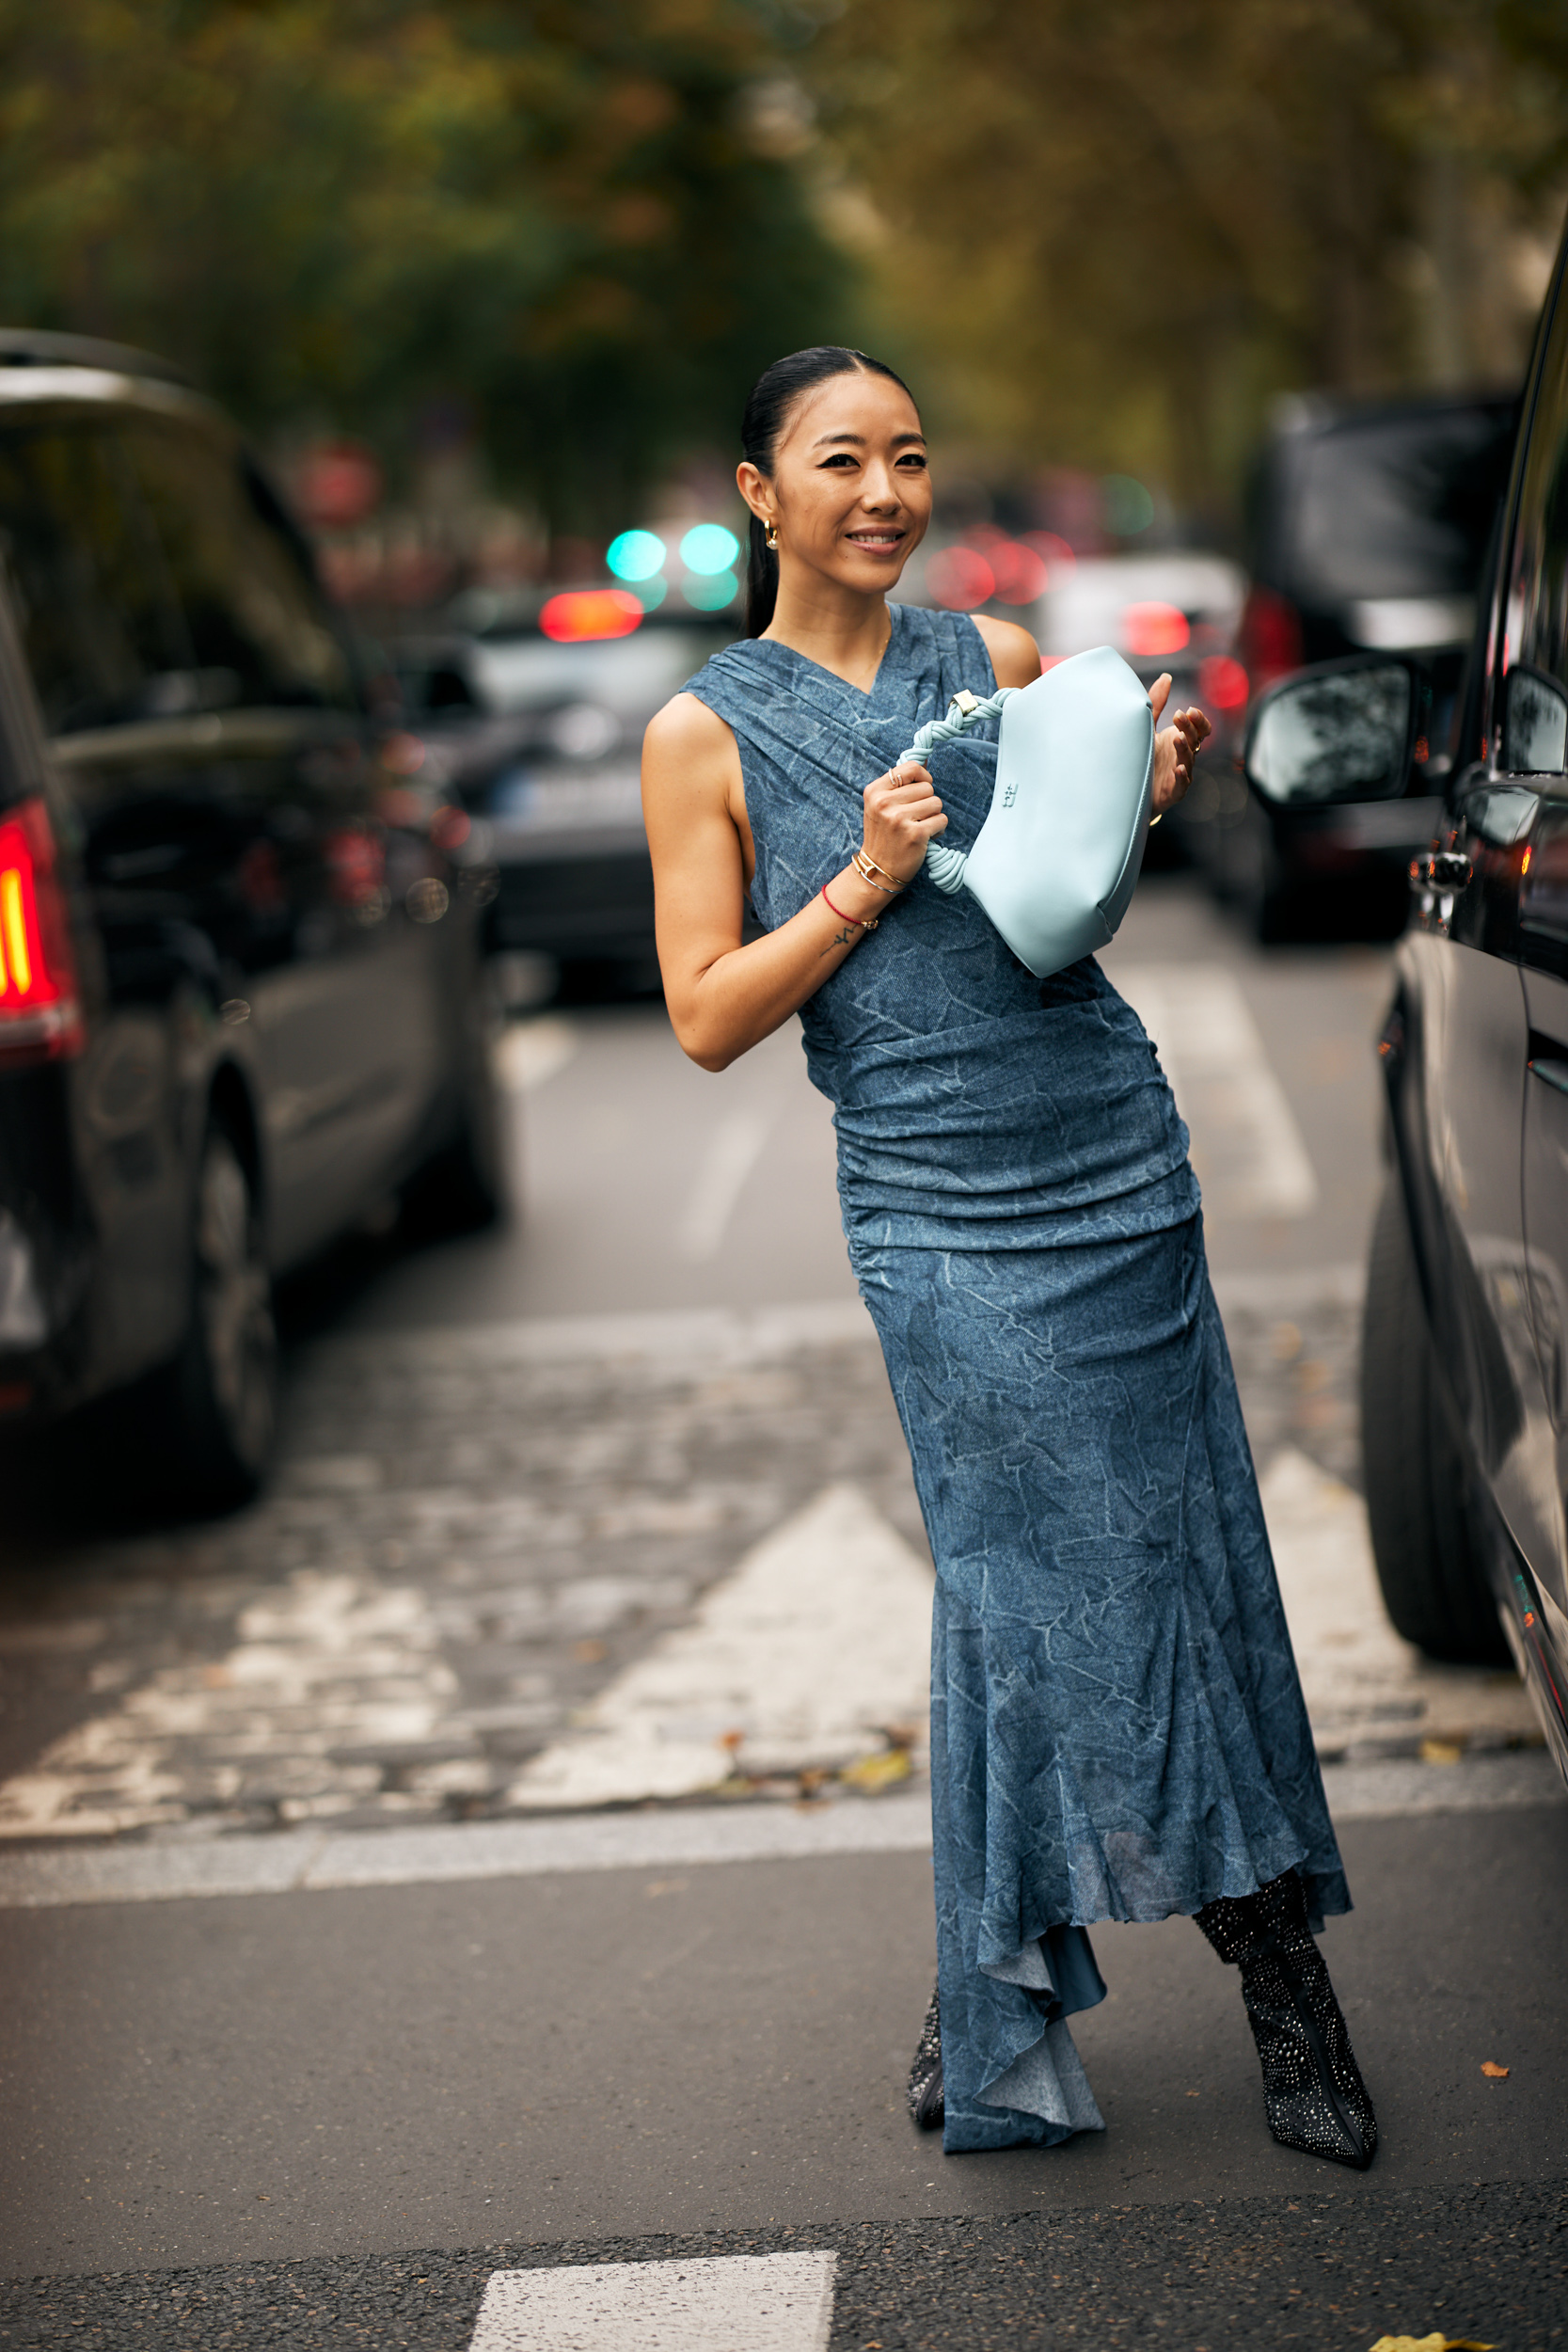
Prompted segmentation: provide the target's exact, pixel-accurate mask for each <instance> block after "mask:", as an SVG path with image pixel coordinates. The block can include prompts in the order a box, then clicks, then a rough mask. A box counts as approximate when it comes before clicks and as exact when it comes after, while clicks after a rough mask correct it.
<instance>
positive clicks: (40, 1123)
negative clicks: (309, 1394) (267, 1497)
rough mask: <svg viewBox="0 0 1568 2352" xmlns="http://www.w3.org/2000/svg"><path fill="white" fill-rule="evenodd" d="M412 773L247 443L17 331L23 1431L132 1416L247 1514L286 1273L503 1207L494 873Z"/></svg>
mask: <svg viewBox="0 0 1568 2352" xmlns="http://www.w3.org/2000/svg"><path fill="white" fill-rule="evenodd" d="M386 740H387V731H386V729H385V727H384V726H383V725H382V724H381V723H378V722H377V720H376V719H375V718H374V717H373V715H372V712H371V710H370V708H369V707H368V705H367V701H366V697H365V694H364V691H363V690H362V684H361V680H360V677H359V676H358V675H357V674H356V663H355V660H354V657H353V654H352V651H351V649H350V646H349V644H348V641H347V639H346V637H345V635H344V633H343V631H342V629H341V626H340V624H339V621H338V618H337V616H336V614H335V613H334V612H333V611H332V610H331V609H330V607H329V605H328V604H327V602H326V600H325V597H324V596H323V594H322V592H321V590H320V588H319V587H318V585H317V582H316V580H315V577H314V573H313V570H312V566H311V563H310V558H309V551H308V549H307V548H306V546H305V544H304V542H303V541H302V540H301V538H300V536H299V534H298V532H297V531H296V530H295V529H294V528H293V524H292V523H291V521H290V519H289V517H288V516H287V515H286V514H285V512H284V511H283V509H282V508H281V507H280V506H279V504H278V502H277V499H276V497H275V496H274V494H273V492H272V490H271V488H270V487H269V485H268V484H267V482H266V480H265V478H264V476H263V475H262V474H261V472H260V471H259V469H258V468H257V467H256V465H255V463H254V461H253V460H252V458H251V457H250V456H249V455H248V454H247V453H246V451H245V448H244V446H243V444H242V443H241V442H240V440H239V439H238V438H237V437H236V435H235V434H234V432H233V430H232V429H231V427H230V425H229V424H228V423H227V422H226V421H225V420H224V418H223V417H222V416H221V415H220V414H219V413H218V412H217V410H215V409H214V408H213V407H212V406H211V405H209V404H208V403H207V402H206V401H204V400H202V399H201V398H199V397H198V395H197V394H196V393H195V392H194V391H192V390H191V389H189V388H188V387H187V386H185V385H184V384H183V383H182V382H181V381H180V380H179V379H178V377H177V376H176V375H175V374H174V373H173V372H172V371H170V370H168V369H166V368H165V367H163V366H162V365H161V364H160V363H159V362H158V361H156V360H153V359H149V358H144V357H142V356H141V355H139V354H135V353H130V352H125V351H121V350H119V349H118V348H116V347H113V346H108V345H97V344H92V343H87V342H78V341H76V340H75V339H65V338H52V337H48V336H41V335H28V334H21V333H9V332H0V1426H4V1427H5V1428H7V1429H8V1431H9V1432H11V1433H13V1434H14V1433H15V1432H16V1431H17V1430H19V1429H25V1428H33V1427H37V1426H39V1425H40V1424H41V1423H44V1422H55V1421H57V1420H59V1419H60V1417H61V1416H64V1415H67V1414H69V1413H70V1412H71V1410H72V1408H74V1407H77V1406H82V1405H84V1404H86V1403H87V1401H88V1400H90V1399H94V1398H102V1397H103V1396H105V1395H106V1394H107V1393H109V1392H125V1393H124V1397H123V1406H124V1416H125V1420H126V1422H127V1425H131V1423H133V1422H134V1425H135V1428H136V1430H137V1431H138V1432H139V1438H140V1451H141V1454H142V1458H143V1459H144V1460H145V1461H146V1462H148V1463H150V1465H152V1466H153V1467H154V1468H155V1470H156V1471H157V1473H158V1476H159V1481H160V1484H161V1485H163V1486H165V1487H166V1488H167V1489H168V1490H169V1491H170V1492H172V1493H174V1494H177V1495H178V1496H180V1497H181V1499H182V1500H183V1501H186V1502H193V1501H198V1500H202V1501H209V1502H225V1501H231V1500H233V1499H235V1498H236V1497H239V1496H241V1495H244V1494H245V1493H246V1492H248V1491H250V1490H251V1489H252V1488H253V1487H254V1486H255V1485H256V1483H257V1481H258V1480H259V1479H260V1477H261V1474H262V1471H263V1470H264V1468H265V1464H266V1460H267V1455H268V1451H269V1447H270V1444H271V1439H272V1432H273V1423H274V1418H275V1391H276V1379H277V1365H276V1356H277V1351H276V1345H275V1340H274V1331H273V1320H272V1309H271V1291H272V1285H273V1282H274V1280H275V1279H276V1278H277V1276H278V1275H279V1274H281V1273H283V1272H285V1271H286V1270H287V1269H289V1268H291V1267H293V1266H297V1265H299V1264H300V1263H303V1262H304V1261H306V1260H307V1259H308V1258H309V1257H310V1256H311V1255H312V1254H313V1253H315V1252H317V1251H319V1250H320V1249H321V1248H323V1247H324V1245H325V1244H326V1243H327V1242H329V1241H330V1240H331V1239H332V1238H333V1237H334V1236H335V1235H336V1234H338V1233H340V1232H342V1231H343V1230H344V1229H345V1228H347V1227H348V1226H350V1225H351V1224H353V1223H355V1222H356V1220H358V1219H360V1218H362V1217H363V1216H365V1215H366V1213H367V1211H368V1210H370V1209H372V1207H374V1206H375V1205H377V1204H379V1203H381V1202H383V1201H385V1200H386V1199H387V1198H388V1194H389V1193H391V1192H393V1191H394V1190H395V1189H396V1188H398V1187H400V1186H405V1185H407V1184H410V1183H412V1182H414V1181H416V1180H419V1181H421V1182H423V1183H424V1184H426V1185H427V1186H428V1187H429V1188H430V1190H431V1192H432V1194H433V1196H439V1198H440V1199H441V1200H442V1201H443V1203H444V1206H445V1208H446V1209H447V1210H448V1211H449V1212H451V1214H453V1215H460V1216H465V1217H469V1218H477V1217H480V1216H483V1215H484V1214H486V1213H488V1212H492V1211H493V1210H494V1209H495V1208H496V1206H497V1205H498V1203H499V1189H500V1182H501V1179H500V1168H499V1153H498V1122H497V1119H496V1113H495V1104H494V1100H493V1096H492V1092H491V1080H490V1063H489V1053H488V1035H487V1011H486V1007H487V997H486V992H485V986H484V980H483V967H482V963H481V959H480V936H481V928H482V922H483V907H484V902H485V899H486V898H487V895H488V890H489V887H490V878H489V876H488V872H487V869H486V867H485V866H484V865H483V861H482V860H480V859H478V858H477V857H476V856H475V855H474V853H473V848H472V843H471V839H470V836H471V834H472V830H473V828H472V825H471V821H470V819H469V818H468V817H467V814H466V813H465V812H464V811H463V810H461V809H459V808H456V807H453V806H451V805H450V804H448V803H446V802H445V801H444V800H443V799H442V797H441V796H440V795H439V794H437V793H436V792H433V791H432V790H430V789H429V788H428V787H423V786H421V785H420V782H419V780H418V778H417V777H410V776H408V775H407V774H405V773H402V772H399V771H398V769H397V767H396V765H395V764H394V765H388V762H387V760H386V759H385V758H384V757H383V752H384V749H385V748H386ZM393 740H394V741H396V740H398V739H397V738H394V739H393Z"/></svg>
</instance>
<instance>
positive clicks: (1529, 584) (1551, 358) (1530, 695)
mask: <svg viewBox="0 0 1568 2352" xmlns="http://www.w3.org/2000/svg"><path fill="white" fill-rule="evenodd" d="M1501 669H1502V674H1503V675H1502V709H1501V713H1500V717H1501V723H1502V727H1501V733H1502V740H1501V746H1500V752H1499V757H1500V760H1501V764H1502V766H1503V767H1504V768H1505V769H1506V770H1507V771H1509V773H1510V774H1513V775H1527V774H1536V775H1541V774H1556V775H1561V774H1562V773H1563V772H1564V771H1565V768H1568V303H1565V302H1563V301H1562V300H1561V298H1560V299H1559V302H1558V306H1557V315H1556V317H1555V319H1554V320H1553V323H1552V328H1551V334H1550V337H1549V339H1548V342H1547V344H1546V349H1545V352H1544V355H1543V358H1542V364H1541V373H1540V375H1539V377H1538V379H1537V384H1536V395H1535V406H1534V411H1533V414H1532V416H1531V420H1530V430H1529V442H1528V447H1527V449H1526V452H1525V458H1524V465H1523V469H1522V471H1521V475H1520V482H1519V502H1518V511H1517V514H1516V516H1515V519H1514V526H1513V548H1512V550H1511V552H1510V557H1509V571H1508V584H1507V595H1506V596H1505V599H1504V609H1503V646H1502V662H1501Z"/></svg>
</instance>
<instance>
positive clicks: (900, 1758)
mask: <svg viewBox="0 0 1568 2352" xmlns="http://www.w3.org/2000/svg"><path fill="white" fill-rule="evenodd" d="M913 1769H914V1768H913V1766H912V1765H911V1762H910V1752H909V1750H908V1748H883V1749H881V1750H879V1753H878V1754H877V1755H875V1756H860V1757H858V1758H857V1759H856V1761H855V1762H854V1763H853V1764H847V1765H846V1766H845V1768H844V1770H843V1772H840V1774H839V1778H840V1780H841V1781H842V1782H843V1783H844V1785H845V1787H846V1788H859V1789H862V1790H863V1792H864V1793H865V1794H866V1795H868V1796H870V1795H874V1794H875V1792H876V1791H877V1790H878V1789H879V1788H892V1786H893V1784H894V1782H895V1781H896V1780H908V1778H909V1776H910V1774H911V1772H912V1771H913Z"/></svg>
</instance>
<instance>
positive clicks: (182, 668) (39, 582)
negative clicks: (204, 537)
mask: <svg viewBox="0 0 1568 2352" xmlns="http://www.w3.org/2000/svg"><path fill="white" fill-rule="evenodd" d="M0 564H3V565H4V569H5V572H6V575H7V579H8V585H9V589H10V595H11V598H12V602H13V604H14V606H15V610H16V617H17V623H18V626H19V628H20V630H21V633H22V640H23V644H24V649H25V652H26V655H27V660H28V665H29V668H30V669H31V672H32V676H33V683H34V687H35V689H36V691H37V693H38V698H39V703H40V708H41V710H42V714H43V722H44V725H45V727H46V728H47V729H48V731H49V733H50V734H51V735H56V736H58V735H71V734H76V733H80V732H81V731H82V730H83V729H85V728H89V727H102V726H112V725H115V724H117V723H123V722H125V721H128V720H134V719H148V718H156V717H164V716H169V715H171V714H173V713H176V712H178V711H180V710H183V709H188V708H190V707H192V704H193V699H194V697H195V694H196V691H197V690H196V687H195V684H194V682H193V679H192V675H191V673H192V671H193V669H194V666H195V664H194V658H193V655H192V652H191V647H190V642H189V640H188V638H187V637H186V635H185V632H184V628H183V624H182V618H181V614H180V611H179V606H178V603H177V601H176V598H175V596H174V593H173V588H172V583H171V582H170V580H169V577H168V570H167V566H166V564H164V562H163V560H162V557H161V555H160V552H159V549H158V546H157V543H156V541H155V540H154V538H153V537H152V534H151V532H150V528H149V523H148V518H147V516H146V514H145V512H144V511H143V509H142V507H141V505H140V502H139V501H138V499H137V496H136V490H135V483H134V481H133V479H132V476H131V473H130V470H129V469H128V467H127V465H126V462H125V453H124V451H123V450H122V449H121V448H120V446H119V442H118V441H117V439H116V437H115V435H114V431H113V426H112V421H111V420H108V419H105V418H102V417H69V418H64V419H61V418H44V419H37V418H35V419H19V420H16V421H8V422H7V424H6V425H5V426H4V428H3V429H0Z"/></svg>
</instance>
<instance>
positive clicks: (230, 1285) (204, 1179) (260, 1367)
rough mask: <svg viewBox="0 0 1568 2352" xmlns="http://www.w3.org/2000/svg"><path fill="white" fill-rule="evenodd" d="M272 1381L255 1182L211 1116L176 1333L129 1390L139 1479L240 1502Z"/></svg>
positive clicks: (254, 1477)
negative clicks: (139, 1450) (181, 1332)
mask: <svg viewBox="0 0 1568 2352" xmlns="http://www.w3.org/2000/svg"><path fill="white" fill-rule="evenodd" d="M277 1385H278V1370H277V1329H276V1327H275V1324H274V1321H273V1310H272V1281H271V1277H270V1275H269V1272H268V1269H267V1262H266V1248H265V1240H264V1236H263V1232H262V1227H261V1204H260V1201H259V1199H258V1197H257V1186H256V1180H255V1176H254V1174H253V1172H252V1170H251V1168H249V1167H248V1166H247V1165H246V1160H245V1154H244V1153H243V1152H242V1151H241V1150H240V1148H239V1145H238V1143H237V1140H236V1138H235V1137H234V1136H233V1135H232V1134H231V1133H230V1130H229V1128H228V1127H227V1126H225V1125H224V1124H223V1123H222V1121H221V1120H213V1121H212V1122H210V1124H209V1125H208V1128H207V1132H206V1135H205V1136H204V1137H203V1139H202V1146H201V1156H200V1159H199V1161H198V1167H197V1175H196V1183H195V1185H194V1188H193V1193H192V1205H191V1232H190V1318H189V1322H188V1324H187V1327H186V1330H185V1336H184V1339H183V1340H182V1343H181V1346H180V1351H179V1354H178V1355H177V1356H176V1357H175V1358H174V1359H173V1361H172V1362H170V1363H168V1364H166V1366H165V1367H164V1369H163V1370H162V1371H161V1372H160V1373H158V1374H157V1375H154V1377H153V1378H152V1380H151V1381H150V1383H149V1384H148V1386H147V1388H146V1390H145V1391H144V1392H143V1395H142V1397H141V1398H140V1400H139V1402H140V1404H141V1407H142V1409H141V1412H140V1413H139V1415H138V1417H137V1418H138V1421H139V1423H140V1428H139V1431H138V1436H139V1437H140V1438H141V1439H142V1442H143V1443H144V1444H145V1447H146V1455H145V1464H144V1468H145V1480H146V1484H147V1485H148V1486H150V1487H151V1488H153V1489H154V1490H155V1492H156V1494H157V1495H158V1497H159V1498H160V1499H164V1500H166V1501H169V1502H175V1503H177V1504H179V1505H180V1506H181V1507H189V1508H196V1509H202V1510H223V1509H230V1508H232V1507H233V1506H234V1505H236V1504H238V1503H242V1502H249V1500H250V1499H251V1497H252V1496H253V1495H254V1494H255V1493H256V1492H257V1489H258V1488H259V1487H260V1486H261V1481H262V1479H263V1478H264V1477H265V1475H266V1470H267V1466H268V1464H269V1462H270V1461H271V1458H272V1450H273V1443H274V1439H275V1438H276V1436H277Z"/></svg>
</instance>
